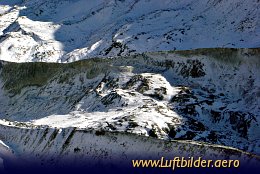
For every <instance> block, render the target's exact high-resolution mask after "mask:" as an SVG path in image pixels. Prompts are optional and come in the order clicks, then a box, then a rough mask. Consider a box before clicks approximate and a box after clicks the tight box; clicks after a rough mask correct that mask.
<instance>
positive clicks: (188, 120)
mask: <svg viewBox="0 0 260 174" xmlns="http://www.w3.org/2000/svg"><path fill="white" fill-rule="evenodd" d="M259 60H260V59H259V49H200V50H193V51H177V52H176V51H175V52H160V53H146V54H140V55H135V56H129V57H118V58H111V59H89V60H84V61H80V62H74V63H70V64H57V63H51V64H50V63H22V64H17V63H7V62H3V63H2V64H1V67H2V68H1V81H0V84H1V86H2V88H1V90H0V101H1V103H0V118H2V119H5V120H9V121H12V122H14V121H18V122H26V124H29V125H49V126H51V127H61V128H66V127H77V128H82V129H84V128H85V129H89V128H92V129H96V130H105V131H116V132H118V131H119V132H130V133H134V134H138V135H145V136H151V137H157V138H160V139H166V140H169V139H175V140H197V141H203V142H210V143H213V144H221V145H226V146H232V147H236V148H239V149H242V150H245V151H248V152H254V153H257V154H259V153H260V137H259V135H260V134H258V133H257V132H260V127H259V123H260V122H259V118H260V116H259V113H260V108H259V90H260V77H259V74H260V72H259V70H260V69H259V66H260V62H259ZM238 82H239V83H238ZM21 125H23V123H21Z"/></svg>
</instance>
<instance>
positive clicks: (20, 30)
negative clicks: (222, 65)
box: [0, 0, 260, 62]
mask: <svg viewBox="0 0 260 174" xmlns="http://www.w3.org/2000/svg"><path fill="white" fill-rule="evenodd" d="M0 6H1V11H0V33H1V35H0V49H1V50H0V60H6V61H12V62H31V61H44V62H72V61H76V60H80V59H86V58H89V57H96V56H105V57H107V56H117V55H128V54H135V53H142V52H146V51H161V50H175V49H177V50H184V49H193V48H209V47H234V48H241V47H242V48H250V47H251V48H252V47H259V46H260V42H259V37H260V36H259V34H260V28H259V26H260V24H259V14H260V10H259V8H260V2H259V1H258V0H250V2H248V1H243V0H236V1H234V0H227V1H222V0H199V1H195V0H185V1H181V0H177V1H169V0H164V1H156V0H149V1H144V0H130V1H123V0H97V1H85V0H76V1H70V0H62V1H59V0H26V1H23V0H15V1H7V0H3V1H1V2H0ZM71 9H73V10H71Z"/></svg>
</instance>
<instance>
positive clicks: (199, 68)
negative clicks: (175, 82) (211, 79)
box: [180, 60, 206, 78]
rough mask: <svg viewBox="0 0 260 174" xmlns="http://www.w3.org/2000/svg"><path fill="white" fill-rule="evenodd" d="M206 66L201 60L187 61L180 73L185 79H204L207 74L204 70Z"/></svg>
mask: <svg viewBox="0 0 260 174" xmlns="http://www.w3.org/2000/svg"><path fill="white" fill-rule="evenodd" d="M203 66H204V64H203V63H201V62H200V61H199V60H187V62H186V64H185V65H183V66H182V69H181V71H180V73H181V75H182V76H183V77H192V78H198V77H203V76H204V75H206V73H205V72H204V70H203Z"/></svg>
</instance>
